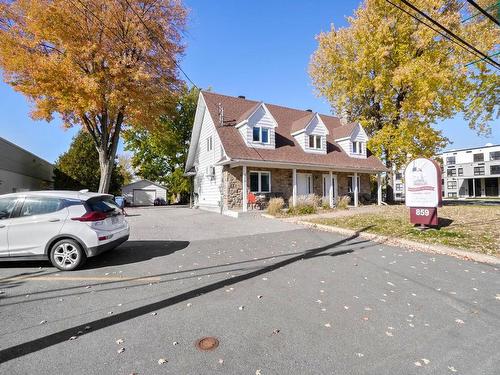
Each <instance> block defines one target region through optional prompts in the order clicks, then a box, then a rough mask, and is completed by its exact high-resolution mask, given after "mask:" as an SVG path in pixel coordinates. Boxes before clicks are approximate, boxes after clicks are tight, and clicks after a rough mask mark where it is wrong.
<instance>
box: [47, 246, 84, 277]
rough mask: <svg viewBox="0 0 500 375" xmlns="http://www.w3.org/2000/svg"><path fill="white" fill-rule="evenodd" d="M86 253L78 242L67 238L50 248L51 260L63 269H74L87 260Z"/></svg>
mask: <svg viewBox="0 0 500 375" xmlns="http://www.w3.org/2000/svg"><path fill="white" fill-rule="evenodd" d="M85 259H86V257H85V253H84V251H83V249H82V247H81V246H80V244H79V243H78V242H76V241H75V240H72V239H69V238H65V239H63V240H60V241H58V242H56V243H55V244H54V245H53V246H52V248H51V250H50V261H51V262H52V264H53V265H54V266H55V267H57V268H59V269H60V270H62V271H73V270H74V269H76V268H78V267H80V266H81V265H82V264H83V263H84V262H85Z"/></svg>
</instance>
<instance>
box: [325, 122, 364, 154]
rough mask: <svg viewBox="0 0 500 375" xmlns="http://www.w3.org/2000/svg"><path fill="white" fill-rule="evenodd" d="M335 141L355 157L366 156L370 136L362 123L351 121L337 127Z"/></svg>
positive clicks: (334, 135)
mask: <svg viewBox="0 0 500 375" xmlns="http://www.w3.org/2000/svg"><path fill="white" fill-rule="evenodd" d="M333 137H334V140H335V142H337V143H338V145H339V146H340V147H341V148H342V149H343V150H344V151H345V153H347V154H348V155H349V156H350V157H353V158H363V159H364V158H366V142H367V141H368V136H367V135H366V132H365V130H364V129H363V127H362V126H361V125H360V124H356V123H351V124H346V125H343V126H340V127H338V128H335V130H334V134H333Z"/></svg>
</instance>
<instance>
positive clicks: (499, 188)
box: [439, 144, 500, 198]
mask: <svg viewBox="0 0 500 375" xmlns="http://www.w3.org/2000/svg"><path fill="white" fill-rule="evenodd" d="M439 157H440V158H441V159H442V163H443V165H442V166H443V197H444V198H472V197H499V196H500V145H492V144H487V145H485V146H484V147H475V148H467V149H460V150H450V151H447V152H443V153H442V154H440V155H439Z"/></svg>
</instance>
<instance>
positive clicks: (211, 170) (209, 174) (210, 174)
mask: <svg viewBox="0 0 500 375" xmlns="http://www.w3.org/2000/svg"><path fill="white" fill-rule="evenodd" d="M205 173H206V175H207V177H215V167H214V166H213V165H208V166H207V169H206V171H205Z"/></svg>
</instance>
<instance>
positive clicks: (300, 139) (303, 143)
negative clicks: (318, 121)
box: [294, 132, 308, 150]
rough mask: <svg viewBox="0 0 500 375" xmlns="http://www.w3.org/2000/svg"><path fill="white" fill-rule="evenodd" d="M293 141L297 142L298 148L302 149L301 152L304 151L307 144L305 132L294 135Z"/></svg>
mask: <svg viewBox="0 0 500 375" xmlns="http://www.w3.org/2000/svg"><path fill="white" fill-rule="evenodd" d="M294 138H295V140H296V141H297V142H298V144H299V145H300V147H302V150H306V147H307V146H306V145H307V143H308V141H307V139H306V138H307V135H306V132H302V133H300V134H298V135H295V136H294Z"/></svg>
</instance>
